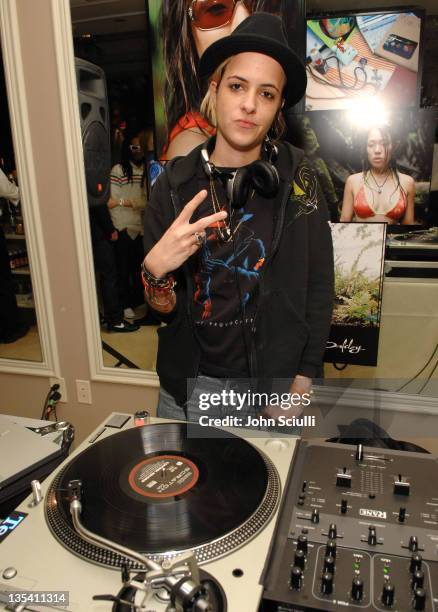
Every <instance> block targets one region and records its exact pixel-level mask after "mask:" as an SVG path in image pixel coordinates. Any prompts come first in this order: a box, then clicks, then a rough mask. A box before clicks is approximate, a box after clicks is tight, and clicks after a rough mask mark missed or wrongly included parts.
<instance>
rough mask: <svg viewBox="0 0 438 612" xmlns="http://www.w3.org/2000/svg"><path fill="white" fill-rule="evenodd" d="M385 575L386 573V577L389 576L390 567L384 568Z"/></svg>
mask: <svg viewBox="0 0 438 612" xmlns="http://www.w3.org/2000/svg"><path fill="white" fill-rule="evenodd" d="M383 573H384V574H385V575H386V574H389V567H384V568H383Z"/></svg>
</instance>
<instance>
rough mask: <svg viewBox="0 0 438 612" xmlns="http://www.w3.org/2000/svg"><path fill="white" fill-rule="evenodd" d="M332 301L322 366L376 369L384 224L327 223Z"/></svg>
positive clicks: (384, 234)
mask: <svg viewBox="0 0 438 612" xmlns="http://www.w3.org/2000/svg"><path fill="white" fill-rule="evenodd" d="M331 230H332V238H333V250H334V261H335V302H334V308H333V315H332V327H331V331H330V337H329V340H328V341H327V346H326V351H325V357H324V361H326V362H330V363H350V364H355V365H367V366H375V365H377V352H378V344H379V331H380V315H381V308H382V284H383V267H384V247H385V236H386V224H385V223H331Z"/></svg>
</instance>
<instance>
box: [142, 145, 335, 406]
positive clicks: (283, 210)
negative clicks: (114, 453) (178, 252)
mask: <svg viewBox="0 0 438 612" xmlns="http://www.w3.org/2000/svg"><path fill="white" fill-rule="evenodd" d="M200 151H201V146H199V147H196V148H195V149H194V150H193V151H192V152H191V153H190V154H189V155H187V156H185V157H178V158H175V159H173V160H172V161H170V162H168V163H167V165H166V169H165V172H164V173H163V174H162V175H160V176H159V178H158V179H157V181H156V183H155V185H154V188H153V191H152V194H151V200H150V202H149V204H148V206H147V207H146V211H145V223H144V246H145V253H148V252H149V250H150V249H151V248H152V247H153V246H154V244H155V243H156V242H157V241H158V240H159V239H160V238H161V236H162V235H163V233H164V232H165V231H166V229H167V228H168V227H169V226H170V225H171V223H172V222H173V220H174V219H175V217H176V216H177V215H178V214H179V213H180V211H181V210H182V208H183V207H184V205H185V204H186V203H187V202H189V201H190V200H191V199H192V198H193V197H194V196H195V195H196V193H198V191H199V188H198V181H197V179H196V175H197V172H198V169H199V166H200V164H201V157H200ZM276 167H277V170H278V172H279V175H280V188H279V191H278V195H277V197H276V206H275V208H276V212H275V213H274V234H273V239H272V247H271V253H270V256H269V258H268V260H267V262H266V264H265V265H264V267H263V272H262V274H261V278H260V285H259V302H258V306H257V312H256V315H255V319H254V324H253V326H252V329H251V337H250V338H249V344H248V345H249V346H250V347H251V350H250V367H251V376H252V377H253V378H254V379H260V380H263V381H269V380H272V379H281V380H283V381H288V382H289V383H290V382H292V379H293V378H294V377H295V375H297V374H301V375H303V376H308V377H309V378H314V377H316V376H322V359H323V355H324V350H325V345H326V341H327V338H328V335H329V331H330V321H331V314H332V308H333V299H334V273H333V248H332V240H331V231H330V227H329V223H328V220H329V219H328V210H327V205H326V203H325V200H324V197H323V195H322V192H321V189H320V187H319V185H318V182H317V179H316V176H315V174H314V172H313V171H312V170H311V169H310V167H309V166H308V164H307V163H306V160H305V158H304V157H303V152H302V151H301V150H300V149H297V148H295V147H293V146H291V145H290V144H288V143H281V144H280V145H279V156H278V160H277V162H276ZM191 259H192V258H190V259H189V260H188V261H187V262H186V263H185V264H184V265H183V266H182V267H181V268H179V269H178V270H176V271H175V272H174V273H173V274H174V276H175V278H176V281H177V285H176V288H175V289H176V295H177V307H176V309H175V311H174V312H173V313H172V314H171V315H170V316H169V315H168V316H163V317H162V318H163V320H164V321H165V322H166V323H167V325H165V326H162V327H160V328H159V329H158V336H159V345H158V357H157V372H158V375H159V377H160V384H161V385H162V386H163V388H164V389H165V390H166V391H168V392H169V393H170V394H171V395H173V397H174V398H175V400H176V402H177V404H178V405H180V406H183V405H184V404H185V403H186V401H187V394H188V391H187V381H188V380H189V379H191V380H193V379H195V378H196V376H197V374H198V369H199V363H200V359H201V349H200V345H199V342H198V340H197V338H196V332H195V328H194V325H193V313H192V304H193V272H194V265H193V263H194V262H193V261H191ZM284 390H287V387H285V389H284Z"/></svg>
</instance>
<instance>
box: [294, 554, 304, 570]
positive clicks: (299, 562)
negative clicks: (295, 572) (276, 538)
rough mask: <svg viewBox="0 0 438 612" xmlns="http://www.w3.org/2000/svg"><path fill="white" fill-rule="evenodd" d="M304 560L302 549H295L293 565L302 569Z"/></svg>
mask: <svg viewBox="0 0 438 612" xmlns="http://www.w3.org/2000/svg"><path fill="white" fill-rule="evenodd" d="M305 561H306V555H305V554H304V553H303V551H302V550H296V551H295V560H294V565H295V567H299V568H300V569H304V565H305Z"/></svg>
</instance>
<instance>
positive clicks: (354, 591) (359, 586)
mask: <svg viewBox="0 0 438 612" xmlns="http://www.w3.org/2000/svg"><path fill="white" fill-rule="evenodd" d="M362 597H363V580H361V579H360V578H359V577H356V578H354V579H353V582H352V584H351V598H352V599H354V601H360V600H361V599H362Z"/></svg>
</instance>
